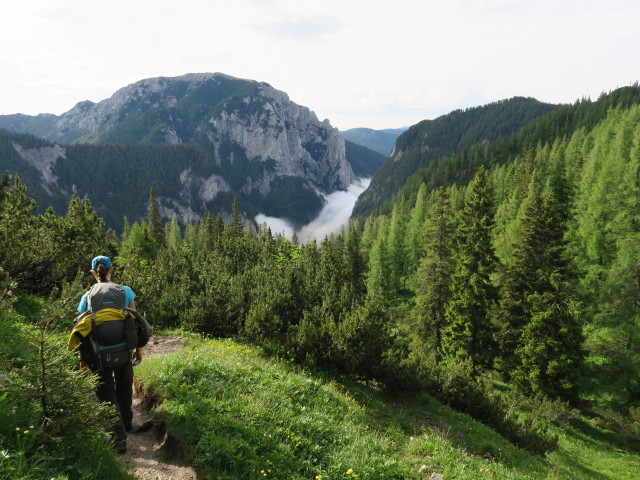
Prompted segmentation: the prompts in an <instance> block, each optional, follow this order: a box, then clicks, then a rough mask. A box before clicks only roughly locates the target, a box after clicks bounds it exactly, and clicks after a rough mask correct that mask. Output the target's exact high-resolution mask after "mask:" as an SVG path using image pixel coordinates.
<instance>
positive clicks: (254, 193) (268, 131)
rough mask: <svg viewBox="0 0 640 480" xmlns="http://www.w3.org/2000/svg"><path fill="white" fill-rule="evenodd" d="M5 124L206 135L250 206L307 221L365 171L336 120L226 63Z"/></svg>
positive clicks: (118, 139) (151, 140)
mask: <svg viewBox="0 0 640 480" xmlns="http://www.w3.org/2000/svg"><path fill="white" fill-rule="evenodd" d="M0 128H4V129H6V130H9V131H13V132H17V133H30V134H32V135H36V136H38V137H40V138H43V139H44V140H47V141H52V142H55V143H57V144H62V145H68V146H69V147H74V146H76V145H80V144H91V145H114V144H117V145H187V144H193V145H199V146H200V147H201V148H202V149H203V150H204V152H206V154H207V155H208V156H209V157H210V158H211V161H212V163H213V164H215V165H216V166H217V168H218V169H219V171H220V176H221V177H222V178H223V179H224V182H225V183H226V184H227V185H228V187H229V188H228V190H226V191H230V192H233V193H234V194H236V195H237V196H239V197H240V199H241V200H242V201H243V202H244V204H245V205H246V206H247V210H248V211H253V210H255V211H260V212H261V213H264V214H266V215H269V216H284V217H285V218H287V219H288V220H290V221H291V222H292V223H294V224H297V225H301V224H304V223H306V222H308V221H309V220H310V219H311V218H313V216H314V215H315V214H317V213H318V212H319V211H320V209H321V208H322V204H323V197H324V196H325V195H328V194H330V193H332V192H335V191H338V190H346V189H347V188H348V187H349V185H351V184H352V183H353V182H355V181H357V180H358V179H359V175H357V174H356V173H354V170H353V168H352V167H351V164H350V163H349V161H348V159H347V152H346V150H347V148H346V145H345V140H344V139H343V138H342V136H341V135H340V132H339V131H338V129H336V128H334V127H332V126H331V124H330V122H329V121H328V120H324V121H322V122H321V121H319V120H318V118H317V117H316V115H315V113H314V112H312V111H311V110H310V109H309V108H307V107H304V106H301V105H298V104H295V103H294V102H292V101H291V100H290V99H289V97H288V95H287V94H286V93H285V92H282V91H279V90H277V89H275V88H273V87H272V86H271V85H269V84H267V83H264V82H257V81H254V80H244V79H239V78H236V77H232V76H229V75H226V74H221V73H191V74H186V75H182V76H179V77H156V78H150V79H144V80H140V81H138V82H135V83H132V84H130V85H128V86H126V87H123V88H121V89H119V90H118V91H116V92H115V93H114V94H113V95H112V96H111V97H110V98H108V99H105V100H102V101H100V102H97V103H94V102H91V101H83V102H79V103H77V104H76V105H75V106H74V107H73V108H72V109H71V110H69V111H68V112H65V113H63V114H62V115H60V116H56V115H51V114H40V115H37V116H27V115H22V114H16V115H3V116H0ZM72 149H73V148H72ZM93 153H96V152H93ZM96 154H97V153H96ZM369 157H371V158H374V157H375V156H372V155H371V154H368V157H367V158H365V165H361V166H360V167H359V171H360V172H361V173H362V174H363V175H366V176H371V174H372V173H373V169H375V168H376V167H377V166H376V165H375V161H377V160H370V158H369ZM359 161H360V162H362V158H360V159H359ZM372 161H373V162H374V163H373V164H369V165H366V163H367V162H369V163H370V162H372ZM371 165H373V166H371ZM199 181H206V179H204V178H201V179H199ZM64 188H66V189H67V190H69V189H70V188H71V187H70V186H65V187H64ZM64 188H63V189H64ZM276 192H277V193H276ZM275 197H277V198H275ZM287 205H289V206H288V207H287ZM294 206H295V208H294ZM226 209H227V211H228V210H229V209H230V204H229V205H227V207H226ZM166 211H167V212H171V208H169V207H167V208H166ZM174 213H175V211H174ZM194 213H195V212H194ZM202 213H204V212H202ZM247 213H248V212H247ZM248 214H249V213H248ZM182 220H183V221H184V220H185V219H184V218H182Z"/></svg>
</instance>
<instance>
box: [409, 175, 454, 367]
mask: <svg viewBox="0 0 640 480" xmlns="http://www.w3.org/2000/svg"><path fill="white" fill-rule="evenodd" d="M424 236H425V239H426V256H425V258H424V261H423V263H422V265H421V267H420V272H419V277H420V293H419V295H418V298H417V301H416V308H415V314H416V317H417V318H416V320H417V331H418V334H419V337H420V340H421V343H422V347H421V350H424V351H425V352H433V353H434V355H435V359H436V361H437V360H439V356H440V355H439V352H440V350H441V343H442V341H441V335H442V333H441V332H442V329H443V328H444V326H445V307H446V305H447V303H448V302H449V299H450V297H451V275H452V273H453V258H452V237H453V224H452V219H451V207H450V205H449V194H448V192H447V190H446V189H445V188H444V187H440V188H439V189H438V190H437V192H436V198H435V204H434V205H433V207H432V208H431V218H430V222H429V228H428V230H427V231H426V233H425V234H424Z"/></svg>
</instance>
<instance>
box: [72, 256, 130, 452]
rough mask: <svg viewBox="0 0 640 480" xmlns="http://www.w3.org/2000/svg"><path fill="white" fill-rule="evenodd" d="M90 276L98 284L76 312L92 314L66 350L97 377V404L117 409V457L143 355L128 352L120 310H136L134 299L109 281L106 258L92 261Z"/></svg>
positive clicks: (110, 269) (76, 329) (123, 442)
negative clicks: (136, 368) (136, 367)
mask: <svg viewBox="0 0 640 480" xmlns="http://www.w3.org/2000/svg"><path fill="white" fill-rule="evenodd" d="M91 273H92V274H93V276H94V277H95V279H96V280H97V283H96V284H95V285H93V286H92V287H91V289H89V291H88V292H86V293H85V294H84V295H83V296H82V298H81V299H80V304H79V305H78V312H79V313H81V314H82V313H84V312H88V311H89V310H91V312H92V313H91V315H87V316H86V317H84V318H82V319H81V320H80V321H78V322H77V323H76V325H75V326H74V329H73V331H72V333H71V337H70V340H69V349H75V348H77V347H78V346H80V367H81V368H82V369H83V370H85V371H86V370H91V371H93V372H95V373H97V374H98V375H99V383H98V387H97V389H96V396H97V397H98V400H100V402H108V403H112V404H113V405H115V406H116V408H117V410H118V413H119V419H118V420H117V422H116V424H115V425H114V426H113V435H114V440H115V443H116V449H117V451H118V453H124V452H126V449H127V447H126V445H127V443H126V441H127V432H130V431H131V430H132V420H133V411H132V409H131V405H132V401H133V365H137V364H138V363H140V362H141V361H142V351H141V350H140V348H137V347H136V348H135V349H134V350H133V357H132V356H131V350H130V349H128V348H127V343H126V341H125V333H124V332H125V328H124V324H125V321H124V319H125V316H126V312H125V311H124V310H123V309H124V308H125V307H128V308H131V309H135V302H134V299H135V296H136V295H135V293H133V290H131V288H130V287H128V286H123V285H117V284H115V283H113V282H112V281H111V274H112V273H113V265H112V264H111V260H110V259H109V257H105V256H102V255H101V256H97V257H95V258H94V259H93V260H92V261H91ZM90 334H93V335H90ZM90 341H93V345H94V347H93V348H92V346H91V345H92V344H91V343H90ZM96 347H97V348H96ZM109 349H111V351H109ZM96 350H97V351H96Z"/></svg>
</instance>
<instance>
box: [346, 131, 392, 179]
mask: <svg viewBox="0 0 640 480" xmlns="http://www.w3.org/2000/svg"><path fill="white" fill-rule="evenodd" d="M344 144H345V147H346V152H347V159H348V160H349V164H350V165H351V168H352V169H353V172H354V173H355V174H356V175H357V176H359V177H365V178H370V177H372V176H373V174H374V173H376V170H378V169H379V168H380V166H381V165H382V164H383V163H384V161H385V159H386V157H385V156H384V155H382V154H381V153H379V152H376V151H374V150H371V149H369V148H367V147H364V146H362V145H358V144H357V143H354V142H350V141H349V140H345V142H344Z"/></svg>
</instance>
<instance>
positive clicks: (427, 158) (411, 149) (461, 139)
mask: <svg viewBox="0 0 640 480" xmlns="http://www.w3.org/2000/svg"><path fill="white" fill-rule="evenodd" d="M555 108H557V106H556V105H550V104H546V103H542V102H539V101H537V100H535V99H533V98H523V97H514V98H512V99H509V100H503V101H501V102H495V103H491V104H488V105H485V106H481V107H475V108H469V109H466V110H455V111H453V112H451V113H449V114H447V115H443V116H441V117H438V118H436V119H435V120H423V121H422V122H420V123H418V124H416V125H414V126H412V127H411V128H409V130H407V131H406V132H404V133H403V134H402V135H400V136H399V137H398V140H397V141H396V145H395V148H394V150H393V152H392V153H391V156H390V157H389V158H388V159H387V160H386V161H385V163H384V164H383V165H382V167H380V169H379V170H378V171H377V172H376V174H375V175H374V177H373V179H372V180H371V184H370V185H369V188H368V189H367V190H366V191H365V192H364V193H363V194H362V195H361V196H360V198H358V201H357V203H356V205H355V207H354V209H353V215H354V216H366V215H367V214H368V213H370V212H371V211H372V210H373V209H375V208H376V207H377V206H379V205H381V204H382V203H384V202H385V201H387V200H389V199H390V198H391V197H392V196H393V195H394V194H395V193H397V191H398V190H399V189H400V188H401V187H402V185H404V183H405V182H406V181H407V179H408V178H409V177H410V176H411V175H412V174H413V173H415V172H416V171H417V170H419V169H420V168H424V167H426V166H427V165H429V163H430V162H431V161H433V160H435V159H437V158H441V157H444V156H447V155H451V154H452V153H455V152H457V151H459V150H460V149H462V148H463V147H465V146H468V145H472V144H474V143H478V142H484V141H488V140H494V139H496V138H499V137H504V138H506V137H508V136H510V135H512V134H514V133H515V132H516V131H518V130H519V129H520V128H521V127H523V126H524V125H526V124H527V123H529V122H530V121H531V120H533V119H534V118H536V117H538V116H540V115H543V114H545V113H547V112H549V111H551V110H554V109H555Z"/></svg>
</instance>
